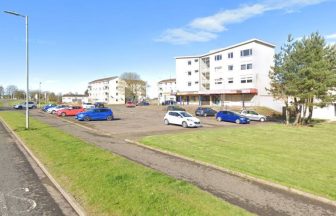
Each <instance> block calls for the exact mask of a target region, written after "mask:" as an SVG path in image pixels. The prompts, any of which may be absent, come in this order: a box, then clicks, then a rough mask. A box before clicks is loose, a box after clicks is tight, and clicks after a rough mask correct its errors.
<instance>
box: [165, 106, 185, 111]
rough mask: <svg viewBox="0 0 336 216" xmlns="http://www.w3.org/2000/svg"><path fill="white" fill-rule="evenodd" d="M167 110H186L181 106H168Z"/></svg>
mask: <svg viewBox="0 0 336 216" xmlns="http://www.w3.org/2000/svg"><path fill="white" fill-rule="evenodd" d="M167 111H186V110H185V109H184V108H182V107H180V106H167Z"/></svg>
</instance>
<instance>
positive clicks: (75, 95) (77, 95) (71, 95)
mask: <svg viewBox="0 0 336 216" xmlns="http://www.w3.org/2000/svg"><path fill="white" fill-rule="evenodd" d="M62 97H87V96H86V95H79V94H65V95H62Z"/></svg>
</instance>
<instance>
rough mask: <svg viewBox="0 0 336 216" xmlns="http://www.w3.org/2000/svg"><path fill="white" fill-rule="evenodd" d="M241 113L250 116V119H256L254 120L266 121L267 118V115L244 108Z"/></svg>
mask: <svg viewBox="0 0 336 216" xmlns="http://www.w3.org/2000/svg"><path fill="white" fill-rule="evenodd" d="M240 114H241V115H242V116H245V117H247V118H249V119H250V120H254V121H261V122H264V121H266V120H267V118H266V116H264V115H260V114H259V113H257V112H255V111H253V110H242V111H241V112H240Z"/></svg>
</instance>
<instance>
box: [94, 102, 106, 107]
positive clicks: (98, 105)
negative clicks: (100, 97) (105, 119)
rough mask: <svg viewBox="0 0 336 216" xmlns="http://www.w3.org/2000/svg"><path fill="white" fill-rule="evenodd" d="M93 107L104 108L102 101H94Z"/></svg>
mask: <svg viewBox="0 0 336 216" xmlns="http://www.w3.org/2000/svg"><path fill="white" fill-rule="evenodd" d="M94 106H95V108H105V104H104V103H102V102H96V103H94Z"/></svg>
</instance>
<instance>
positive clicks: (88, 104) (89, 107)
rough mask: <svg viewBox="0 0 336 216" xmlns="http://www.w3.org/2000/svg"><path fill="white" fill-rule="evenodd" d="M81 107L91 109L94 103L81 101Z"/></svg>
mask: <svg viewBox="0 0 336 216" xmlns="http://www.w3.org/2000/svg"><path fill="white" fill-rule="evenodd" d="M82 107H83V109H86V110H87V109H92V108H95V105H94V104H92V103H85V102H84V103H83V104H82Z"/></svg>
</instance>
